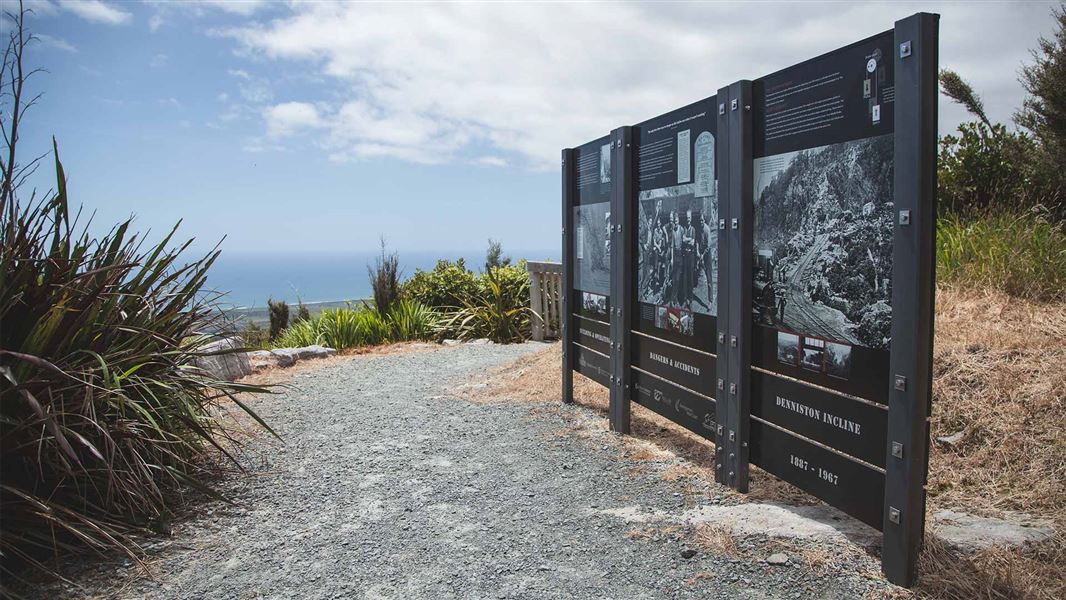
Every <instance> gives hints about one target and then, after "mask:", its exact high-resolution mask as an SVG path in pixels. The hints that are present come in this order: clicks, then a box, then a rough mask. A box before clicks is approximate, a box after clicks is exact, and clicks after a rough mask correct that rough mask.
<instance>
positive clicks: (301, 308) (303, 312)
mask: <svg viewBox="0 0 1066 600" xmlns="http://www.w3.org/2000/svg"><path fill="white" fill-rule="evenodd" d="M297 302H299V305H298V306H297V307H296V318H295V319H293V321H292V322H293V323H299V322H300V321H310V320H311V311H309V310H307V305H306V304H304V301H303V299H298V300H297Z"/></svg>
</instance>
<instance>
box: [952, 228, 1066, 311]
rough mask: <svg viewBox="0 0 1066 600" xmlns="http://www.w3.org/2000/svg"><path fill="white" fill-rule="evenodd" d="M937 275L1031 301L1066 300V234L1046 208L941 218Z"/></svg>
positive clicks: (974, 287) (975, 287)
mask: <svg viewBox="0 0 1066 600" xmlns="http://www.w3.org/2000/svg"><path fill="white" fill-rule="evenodd" d="M936 246H937V249H936V250H937V251H936V254H937V266H936V268H937V279H938V280H939V281H940V282H941V283H945V284H952V285H961V286H966V287H968V288H970V289H973V290H997V291H1000V292H1004V293H1006V294H1010V295H1012V296H1016V297H1019V298H1026V299H1031V300H1039V301H1045V302H1052V301H1063V300H1066V232H1064V231H1063V225H1062V223H1056V222H1054V221H1052V220H1049V218H1048V216H1047V214H1046V211H1041V210H1039V209H1034V210H1029V211H1024V212H1003V211H998V212H989V213H986V214H979V215H969V216H966V217H960V216H957V215H946V216H944V217H941V218H940V219H939V220H938V221H937V231H936Z"/></svg>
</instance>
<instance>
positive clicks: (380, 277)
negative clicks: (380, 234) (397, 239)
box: [366, 238, 400, 314]
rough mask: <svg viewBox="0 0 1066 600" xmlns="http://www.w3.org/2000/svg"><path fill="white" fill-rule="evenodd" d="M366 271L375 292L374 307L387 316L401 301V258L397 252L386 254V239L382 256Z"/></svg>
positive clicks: (383, 243)
mask: <svg viewBox="0 0 1066 600" xmlns="http://www.w3.org/2000/svg"><path fill="white" fill-rule="evenodd" d="M366 270H367V275H369V277H370V288H371V289H372V290H373V292H374V306H375V307H376V308H377V309H378V312H379V313H381V314H385V313H387V312H389V311H390V310H391V309H392V307H393V305H394V304H396V302H397V301H398V300H399V299H400V256H399V255H398V254H397V253H395V252H393V253H391V254H389V253H386V252H385V239H384V238H382V240H381V256H379V257H378V258H377V259H376V260H375V262H374V266H373V267H371V266H370V265H367V267H366Z"/></svg>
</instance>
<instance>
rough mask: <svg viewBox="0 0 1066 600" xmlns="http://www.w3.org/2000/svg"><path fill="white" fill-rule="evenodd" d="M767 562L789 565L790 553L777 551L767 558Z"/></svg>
mask: <svg viewBox="0 0 1066 600" xmlns="http://www.w3.org/2000/svg"><path fill="white" fill-rule="evenodd" d="M766 564H768V565H777V566H782V565H787V564H788V555H787V554H785V553H784V552H777V553H774V554H771V555H770V556H769V558H767V559H766Z"/></svg>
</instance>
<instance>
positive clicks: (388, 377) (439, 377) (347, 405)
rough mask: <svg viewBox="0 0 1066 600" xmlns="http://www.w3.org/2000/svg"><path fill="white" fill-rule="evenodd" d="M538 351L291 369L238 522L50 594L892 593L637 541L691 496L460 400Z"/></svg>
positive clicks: (203, 527) (864, 581)
mask: <svg viewBox="0 0 1066 600" xmlns="http://www.w3.org/2000/svg"><path fill="white" fill-rule="evenodd" d="M540 348H543V346H542V345H539V344H525V345H517V346H497V345H480V346H479V345H461V346H456V347H452V348H442V349H439V350H435V351H424V352H413V353H407V354H396V355H383V356H364V357H354V358H352V359H351V360H350V361H347V362H339V363H337V364H332V365H329V366H324V367H322V368H319V369H314V370H308V371H305V372H303V373H300V374H297V375H296V376H295V378H294V380H293V382H292V383H293V385H294V386H295V388H294V389H293V390H291V391H289V392H286V393H285V394H282V395H278V396H275V397H271V398H264V399H261V400H257V401H256V403H255V408H256V410H257V411H258V412H259V413H260V414H261V415H263V416H264V417H265V418H266V419H267V420H268V421H269V422H270V423H272V424H274V425H275V426H276V428H277V429H278V430H279V432H280V433H281V435H282V436H283V438H284V440H285V444H284V445H273V446H270V445H269V443H268V441H267V440H264V441H263V446H264V449H265V451H264V452H263V457H264V458H263V463H262V464H261V465H259V466H257V467H255V468H253V469H252V470H251V472H250V473H249V474H248V475H247V476H242V477H235V478H234V479H233V480H232V481H230V482H228V483H227V484H225V486H224V487H225V489H226V491H227V493H228V494H230V495H231V496H232V497H234V498H236V499H237V500H238V502H239V503H240V504H241V506H242V507H243V508H233V507H228V506H223V505H217V504H211V505H209V507H208V510H206V511H205V514H204V516H201V517H198V518H196V519H193V520H191V521H186V522H183V523H180V524H179V525H178V526H176V527H175V531H174V535H173V537H171V538H169V539H167V540H165V541H163V542H161V543H159V544H158V547H157V548H155V550H154V553H153V555H152V559H151V562H152V565H153V571H154V572H155V578H154V579H148V578H144V577H140V576H133V575H131V573H134V572H135V571H136V569H135V568H134V567H132V566H125V567H119V568H118V571H119V572H118V573H116V568H115V566H114V565H111V566H109V567H106V569H107V570H106V572H105V571H104V567H100V568H99V569H98V570H97V571H96V572H95V573H94V574H93V575H92V576H89V577H86V578H82V581H83V582H85V581H86V580H88V581H87V583H85V585H87V586H88V588H89V589H88V590H86V589H82V590H74V589H72V588H67V587H51V588H50V589H47V590H41V593H42V597H43V596H50V597H55V596H56V595H59V594H60V593H62V594H67V595H77V596H81V595H83V594H86V593H88V594H89V595H97V596H118V597H149V598H259V597H263V598H349V597H353V598H368V599H375V598H396V599H406V598H413V599H440V598H731V599H735V598H760V599H761V598H809V597H817V598H859V597H881V596H882V592H883V591H884V584H882V583H880V582H878V581H875V580H871V579H869V578H867V577H864V576H862V575H859V574H850V573H849V572H848V569H846V568H845V569H837V570H836V571H835V572H834V573H833V574H830V575H828V576H827V575H824V574H821V575H820V574H817V573H815V572H812V571H811V570H809V569H808V568H807V567H803V566H798V564H799V561H796V560H793V561H792V563H793V564H791V565H786V566H773V565H768V564H766V563H764V562H762V561H761V560H751V559H745V560H741V559H728V558H723V557H719V556H715V555H714V554H713V553H710V552H703V551H701V552H697V553H696V554H695V555H694V556H691V557H689V558H685V557H684V556H683V552H682V551H683V550H686V545H685V543H686V542H685V540H684V539H682V537H680V536H678V535H671V534H669V533H663V534H653V535H650V536H634V535H632V534H633V530H634V526H633V524H632V523H627V522H626V520H625V519H623V518H620V517H619V516H618V515H617V514H612V513H611V512H610V511H612V510H615V511H616V510H617V509H620V508H623V507H630V506H640V507H642V508H643V509H644V510H648V511H652V510H655V511H679V510H681V509H682V507H684V506H685V503H686V502H689V506H688V507H689V508H692V505H691V500H686V498H685V497H683V495H682V494H681V493H680V490H681V488H680V486H678V485H676V484H673V483H669V482H667V481H664V480H663V479H662V478H661V477H659V476H657V475H655V474H648V473H640V472H633V471H634V469H632V467H633V466H634V463H632V462H630V461H629V460H628V459H624V458H619V456H618V453H617V452H615V451H613V450H612V448H610V447H609V446H608V445H603V446H600V445H597V444H590V442H589V439H588V438H581V437H579V436H574V435H564V434H561V432H560V428H562V427H563V426H564V425H565V423H563V420H562V419H560V418H559V416H560V415H563V414H564V413H567V412H571V413H573V412H581V411H585V412H588V410H587V409H583V408H580V407H560V408H559V409H557V410H555V409H553V410H551V411H543V410H541V411H531V410H530V407H529V406H528V405H521V404H491V405H480V404H471V403H469V402H465V401H463V400H459V399H457V398H455V397H454V396H453V395H451V394H449V391H448V390H449V389H453V386H454V385H455V384H457V383H460V382H462V381H463V380H465V379H466V378H468V377H469V376H470V375H472V374H475V373H478V372H482V371H484V370H485V369H488V368H491V367H493V366H496V365H498V364H502V363H504V362H506V361H508V360H511V359H513V358H516V357H518V356H520V355H523V354H525V353H528V352H531V351H535V350H537V349H540ZM604 436H605V437H616V436H610V435H609V434H604ZM712 494H713V492H712ZM717 500H718V499H717V498H712V497H711V495H708V496H707V497H706V498H704V499H703V500H700V502H706V503H710V502H716V501H717ZM627 532H629V533H630V535H627ZM752 543H754V542H752ZM684 554H685V555H687V554H689V553H688V552H684Z"/></svg>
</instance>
